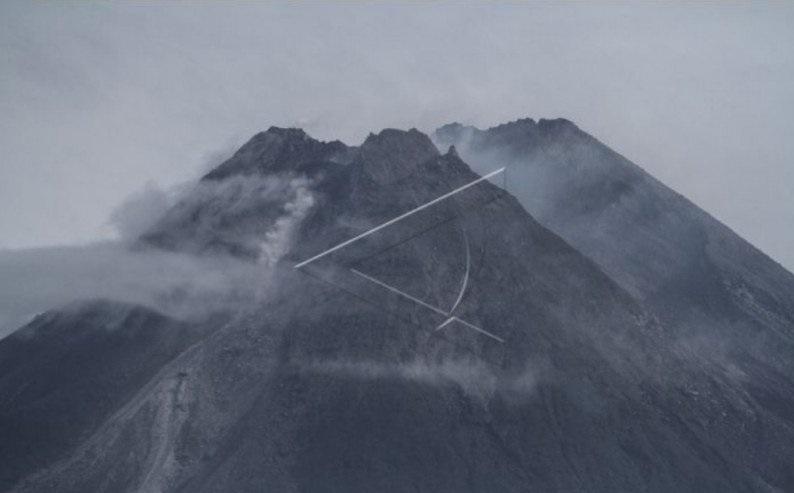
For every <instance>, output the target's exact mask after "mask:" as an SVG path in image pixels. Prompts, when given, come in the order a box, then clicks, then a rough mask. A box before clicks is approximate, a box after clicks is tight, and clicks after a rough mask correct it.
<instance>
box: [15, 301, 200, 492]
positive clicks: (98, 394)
mask: <svg viewBox="0 0 794 493" xmlns="http://www.w3.org/2000/svg"><path fill="white" fill-rule="evenodd" d="M198 336H199V333H197V329H193V330H190V329H188V327H186V326H185V325H184V324H182V323H180V322H177V321H175V320H171V319H169V318H167V317H165V316H163V315H160V314H159V313H156V312H152V311H150V310H147V309H145V308H142V307H136V306H131V305H123V304H119V303H113V302H109V301H95V302H91V303H85V304H83V303H78V304H74V305H71V306H68V307H66V308H63V309H60V310H55V311H52V312H49V313H45V314H43V315H40V316H38V317H37V318H36V319H35V320H33V321H32V322H31V323H30V324H28V325H27V326H25V327H23V328H22V329H19V330H18V331H16V332H15V333H14V334H13V335H11V336H9V337H7V338H5V339H3V340H1V341H0V489H3V490H5V489H6V488H8V487H10V486H11V485H12V484H14V483H15V482H16V481H17V480H18V479H19V478H21V477H24V476H25V475H27V474H29V473H31V472H33V471H35V470H36V469H38V468H40V467H42V466H44V465H47V464H50V463H52V462H54V461H55V460H57V459H60V458H63V457H65V456H68V454H69V453H71V451H72V450H73V449H74V447H75V446H77V444H79V443H80V441H81V440H84V439H85V438H86V437H87V436H90V435H91V434H92V433H94V432H95V431H96V430H97V428H98V427H99V426H100V425H101V424H102V423H103V422H104V421H105V420H106V419H107V418H108V417H109V416H111V415H112V414H113V413H115V412H116V411H117V410H118V409H119V408H120V407H121V405H122V404H123V403H125V402H126V401H127V400H128V399H129V397H130V396H131V394H132V393H133V392H134V391H137V389H139V388H140V387H141V386H143V385H144V384H146V382H148V381H149V380H150V379H151V378H152V377H153V376H154V375H155V373H156V372H157V370H158V369H159V368H160V367H162V366H164V365H165V364H166V363H168V361H170V360H171V359H172V358H174V357H175V356H176V355H177V354H179V353H180V352H181V351H182V350H184V349H185V348H186V347H187V346H188V345H189V344H191V343H192V342H194V341H195V340H197V339H198Z"/></svg>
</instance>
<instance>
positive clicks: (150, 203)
mask: <svg viewBox="0 0 794 493" xmlns="http://www.w3.org/2000/svg"><path fill="white" fill-rule="evenodd" d="M171 205H173V204H172V199H170V198H169V194H168V193H167V192H166V191H164V190H163V189H161V188H160V187H159V186H158V185H157V184H156V183H155V182H153V181H150V182H148V183H147V184H146V185H145V186H144V188H143V189H142V190H139V191H137V192H134V193H132V194H130V195H129V196H128V197H127V198H125V199H124V201H122V203H121V204H119V205H118V206H117V207H116V208H115V209H113V211H112V212H111V213H110V218H109V219H108V223H109V224H110V226H112V227H113V229H114V230H115V231H116V233H117V234H118V236H119V237H120V238H121V239H123V240H134V239H136V238H138V237H139V236H140V235H142V234H143V233H144V232H146V231H147V230H148V229H149V228H151V227H152V226H153V225H154V223H155V222H157V220H158V219H160V218H161V217H162V216H163V215H165V213H166V211H167V210H168V209H169V208H170V207H171Z"/></svg>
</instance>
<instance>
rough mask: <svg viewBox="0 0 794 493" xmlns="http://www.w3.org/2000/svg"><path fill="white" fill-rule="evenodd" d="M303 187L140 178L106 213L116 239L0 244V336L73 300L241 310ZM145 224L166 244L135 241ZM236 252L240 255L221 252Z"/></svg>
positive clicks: (300, 211)
mask: <svg viewBox="0 0 794 493" xmlns="http://www.w3.org/2000/svg"><path fill="white" fill-rule="evenodd" d="M311 186H312V181H311V180H309V179H308V178H306V177H301V176H292V175H289V176H287V175H282V176H233V177H230V178H228V179H226V180H221V181H214V180H205V181H201V182H199V183H198V184H196V185H195V186H191V187H181V188H174V189H172V190H170V191H164V190H161V189H160V188H158V187H157V186H156V185H154V184H153V183H150V184H147V185H146V187H145V188H144V189H143V190H142V191H140V192H137V193H135V194H133V195H131V196H130V197H128V198H127V199H126V200H125V201H124V202H123V203H122V204H121V205H120V206H119V207H118V208H117V209H116V210H115V211H114V212H113V214H112V215H111V218H110V222H111V223H112V224H113V225H114V226H115V227H116V229H117V230H118V232H119V235H120V236H121V238H122V240H121V241H117V242H106V243H95V244H90V245H85V246H74V247H49V248H36V249H27V250H10V251H2V250H0V337H4V336H5V335H7V334H9V333H10V332H12V331H13V330H14V329H16V328H18V327H20V326H22V325H24V324H25V323H26V322H28V321H29V320H30V319H31V318H32V317H34V316H35V315H37V314H39V313H41V312H43V311H46V310H49V309H51V308H56V307H59V306H62V305H64V304H66V303H70V302H73V301H77V300H82V299H92V298H104V299H111V300H116V301H122V302H128V303H136V304H141V305H144V306H148V307H151V308H154V309H156V310H159V311H161V312H164V313H166V314H169V315H171V316H174V317H177V318H180V319H200V318H202V317H205V316H207V315H209V314H211V313H216V312H219V311H227V310H232V311H237V310H241V309H245V307H246V306H249V305H250V304H252V303H253V302H255V301H256V300H260V299H261V298H262V296H263V295H264V293H265V292H266V290H267V289H268V288H269V287H270V286H269V285H270V283H271V281H272V280H273V275H272V274H273V270H274V268H275V266H276V264H277V263H278V261H279V260H280V259H281V257H282V256H283V255H284V254H285V253H286V252H287V251H288V250H289V248H290V245H291V242H292V238H293V233H294V231H295V229H296V226H297V225H298V224H299V223H300V221H301V220H302V219H303V218H304V216H305V215H306V213H307V212H308V211H309V209H310V208H311V207H312V206H313V205H314V203H315V199H314V195H313V193H312V190H311ZM152 230H154V231H155V232H160V233H161V234H162V235H163V236H162V237H161V238H160V240H161V241H162V240H163V238H165V240H164V241H162V243H164V244H165V245H166V246H168V247H170V248H166V249H161V248H156V247H151V246H147V245H145V244H144V245H143V246H142V245H141V243H140V241H139V240H140V238H141V235H142V234H144V233H145V232H147V231H152ZM145 243H146V242H145ZM153 244H155V245H157V243H156V242H154V243H153ZM218 245H221V246H222V247H224V248H218V247H217V246H218ZM241 251H242V252H244V253H248V254H247V255H231V254H235V253H239V252H241Z"/></svg>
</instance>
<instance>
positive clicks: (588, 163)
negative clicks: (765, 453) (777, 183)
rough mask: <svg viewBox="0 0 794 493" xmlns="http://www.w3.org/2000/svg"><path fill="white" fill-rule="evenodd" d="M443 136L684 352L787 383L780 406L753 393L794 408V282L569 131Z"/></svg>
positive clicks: (516, 128)
mask: <svg viewBox="0 0 794 493" xmlns="http://www.w3.org/2000/svg"><path fill="white" fill-rule="evenodd" d="M435 136H436V139H437V141H438V142H440V143H443V144H445V145H450V144H454V145H456V146H457V147H458V149H459V151H460V153H461V155H463V156H464V158H465V159H467V160H468V161H469V162H471V163H472V165H473V166H474V168H475V169H478V170H487V169H490V168H492V167H493V166H498V165H502V166H504V165H507V166H508V167H509V171H508V176H509V185H508V188H509V189H510V190H511V191H512V192H513V193H515V194H516V196H517V198H518V199H519V200H520V201H521V203H522V205H523V206H524V207H526V209H527V210H528V211H529V212H530V213H531V214H532V215H533V216H534V217H536V218H538V220H539V221H540V222H541V223H542V224H544V225H545V226H547V227H548V228H550V229H551V230H552V231H554V232H555V233H557V234H559V235H560V236H562V237H563V238H564V239H565V240H566V241H568V242H569V243H570V244H571V245H573V246H574V247H575V248H576V249H578V250H579V251H581V252H582V253H584V254H585V255H587V256H588V257H590V258H592V259H593V260H595V261H596V262H597V263H598V264H599V266H600V267H601V268H602V269H604V271H605V272H607V273H608V274H609V275H610V277H612V278H613V279H615V280H616V281H617V282H618V283H619V284H620V285H621V286H622V287H623V288H624V289H626V290H628V291H629V292H630V293H631V294H632V295H634V296H635V297H637V298H639V299H641V300H644V301H645V302H646V304H647V305H648V306H650V307H652V308H653V311H654V313H655V314H656V315H657V316H658V317H659V318H660V319H662V320H664V321H665V322H666V323H667V325H668V326H669V327H670V328H671V329H674V330H675V331H676V332H677V333H678V334H679V336H680V338H681V341H682V344H685V345H687V346H689V347H691V349H692V350H693V351H694V352H696V353H698V354H700V355H701V357H703V358H706V359H710V360H713V361H715V362H718V363H720V364H722V365H723V366H725V367H726V368H734V367H735V368H736V369H737V370H739V371H742V372H745V373H747V374H748V375H752V376H753V377H754V378H757V379H761V380H763V381H766V382H768V383H772V382H775V383H774V385H773V387H775V388H776V389H778V390H776V391H775V392H774V394H773V395H766V394H764V395H761V394H757V389H756V388H754V387H749V388H747V390H748V392H751V393H756V394H757V395H756V396H757V397H758V398H759V399H760V400H763V401H766V402H768V403H769V404H770V405H773V406H775V407H778V408H781V409H792V408H794V400H791V396H792V395H794V382H792V380H791V378H790V376H791V375H793V374H794V358H792V357H791V356H792V354H794V275H792V274H791V273H790V272H788V271H786V270H785V269H784V268H782V267H781V266H780V265H778V264H777V263H775V262H774V261H772V260H771V259H769V257H767V256H766V255H764V254H763V253H762V252H760V251H758V250H757V249H755V248H754V247H753V246H752V245H750V244H749V243H747V242H746V241H744V240H743V239H742V238H740V237H739V236H738V235H736V234H735V233H733V232H732V231H731V230H730V229H728V228H727V227H725V226H724V225H723V224H721V223H720V222H719V221H717V220H715V219H714V218H713V217H711V216H709V215H708V214H706V213H705V212H704V211H703V210H701V209H700V208H698V207H697V206H695V205H694V204H692V203H691V202H689V201H688V200H686V199H685V198H684V197H682V196H680V195H678V194H676V193H675V192H673V191H672V190H670V189H669V188H667V187H665V186H664V185H663V184H661V183H659V182H658V181H657V180H655V179H654V178H653V177H651V176H650V175H648V174H647V173H645V172H644V171H643V170H642V169H640V168H639V167H638V166H636V165H634V164H633V163H631V162H629V161H628V160H626V159H625V158H623V157H622V156H620V155H618V154H617V153H615V152H614V151H612V150H610V149H609V148H607V147H606V146H604V145H603V144H601V143H600V142H598V141H597V140H596V139H594V138H593V137H591V136H590V135H587V134H586V133H585V132H583V131H581V130H580V129H578V128H577V127H576V126H575V125H574V124H572V123H571V122H568V121H566V120H551V121H549V120H540V121H539V122H538V123H535V122H534V121H532V120H529V119H525V120H518V121H516V122H512V123H508V124H504V125H500V126H497V127H494V128H491V129H488V130H485V131H483V130H479V129H476V128H473V127H464V126H462V125H459V124H452V125H447V126H445V127H442V128H441V129H439V130H438V131H437V132H436V134H435ZM787 416H788V419H789V420H791V418H792V415H791V414H790V413H788V414H787Z"/></svg>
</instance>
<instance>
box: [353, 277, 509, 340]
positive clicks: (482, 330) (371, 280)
mask: <svg viewBox="0 0 794 493" xmlns="http://www.w3.org/2000/svg"><path fill="white" fill-rule="evenodd" d="M350 272H352V273H353V274H356V275H359V276H361V277H363V278H364V279H366V280H368V281H370V282H374V283H375V284H377V285H378V286H381V287H384V288H386V289H388V290H389V291H391V292H393V293H397V294H399V295H400V296H403V297H405V298H407V299H409V300H411V301H413V302H414V303H418V304H420V305H422V306H424V307H425V308H428V309H430V310H433V311H434V312H436V313H439V314H441V315H444V316H445V317H450V318H449V319H447V320H446V321H445V322H444V323H442V324H441V325H440V326H438V327H436V330H441V329H442V328H444V326H446V325H447V324H449V323H451V322H453V321H456V322H460V323H462V324H463V325H465V326H466V327H469V328H470V329H474V330H476V331H477V332H479V333H480V334H483V335H486V336H488V337H490V338H491V339H495V340H497V341H499V342H501V343H502V344H504V342H505V340H504V339H502V338H501V337H499V336H497V335H494V334H492V333H490V332H488V331H487V330H485V329H481V328H479V327H477V326H476V325H474V324H470V323H469V322H467V321H465V320H463V319H461V318H458V317H455V316H451V314H450V313H447V312H445V311H444V310H442V309H441V308H438V307H435V306H433V305H429V304H427V303H425V302H424V301H422V300H420V299H419V298H414V297H413V296H411V295H410V294H408V293H404V292H402V291H400V290H399V289H397V288H395V287H393V286H389V285H388V284H386V283H385V282H383V281H379V280H377V279H375V278H374V277H372V276H368V275H366V274H364V273H363V272H361V271H358V270H356V269H352V268H351V269H350Z"/></svg>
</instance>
